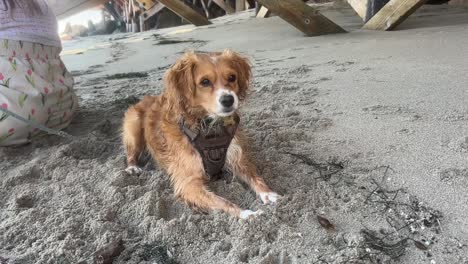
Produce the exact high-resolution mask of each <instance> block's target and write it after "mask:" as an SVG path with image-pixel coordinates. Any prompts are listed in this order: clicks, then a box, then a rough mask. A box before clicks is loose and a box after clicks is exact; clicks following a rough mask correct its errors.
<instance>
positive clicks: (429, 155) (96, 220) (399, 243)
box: [0, 5, 468, 264]
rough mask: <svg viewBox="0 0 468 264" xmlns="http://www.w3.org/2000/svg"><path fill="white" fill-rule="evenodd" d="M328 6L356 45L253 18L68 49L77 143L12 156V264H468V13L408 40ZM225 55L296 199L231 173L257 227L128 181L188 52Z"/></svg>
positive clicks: (264, 148) (226, 185) (2, 210)
mask: <svg viewBox="0 0 468 264" xmlns="http://www.w3.org/2000/svg"><path fill="white" fill-rule="evenodd" d="M322 9H325V14H326V15H327V16H329V17H330V18H332V19H333V20H334V21H336V22H337V23H339V24H340V25H342V26H343V27H344V28H346V29H347V30H348V31H350V33H348V34H338V35H328V36H320V37H313V38H307V37H304V36H303V35H302V34H301V33H300V32H298V31H296V30H295V29H293V28H292V27H291V26H289V25H288V24H286V23H285V22H284V21H282V20H281V19H279V18H278V17H273V18H268V19H255V18H253V17H252V16H253V14H252V13H251V12H244V13H241V14H237V15H232V16H227V17H223V18H220V19H217V20H215V21H214V25H210V26H206V27H200V28H194V27H192V26H183V27H178V28H171V29H164V30H159V31H150V32H145V33H141V34H120V35H112V36H99V37H91V38H84V39H79V40H74V41H70V42H66V43H65V45H64V46H65V49H64V53H63V54H64V55H63V57H64V60H65V63H66V64H67V66H68V68H69V69H70V70H71V71H72V72H73V74H74V75H75V76H76V91H77V93H78V95H79V97H80V101H81V109H80V111H79V113H78V114H77V117H76V118H75V120H74V121H73V124H72V125H71V127H70V128H69V129H67V130H66V131H67V132H68V133H70V134H73V135H75V136H77V137H78V139H73V140H67V139H62V138H58V137H55V136H48V137H44V138H42V139H41V140H40V141H37V142H34V143H32V144H30V145H28V146H23V147H20V148H1V149H0V168H1V176H0V186H1V188H0V263H93V261H94V260H93V259H94V256H95V252H96V251H98V250H102V249H103V248H104V247H105V246H106V245H109V243H111V244H112V243H114V248H116V249H119V250H115V251H113V252H110V253H109V252H107V253H106V254H108V255H112V254H114V255H116V257H115V261H114V263H158V264H161V263H208V264H209V263H262V264H267V263H468V221H467V220H466V216H467V215H468V193H467V192H466V190H467V188H468V165H467V158H468V134H467V133H468V123H467V121H468V107H467V104H466V102H468V94H467V84H468V75H467V74H466V70H467V68H468V60H467V58H468V13H467V12H466V9H457V8H453V7H450V8H449V7H448V6H436V7H431V6H425V7H424V8H422V9H421V10H419V11H418V13H417V14H415V15H413V16H412V17H411V18H410V19H408V21H407V22H405V23H404V24H403V25H401V27H400V28H399V30H397V31H394V32H375V31H364V30H360V29H359V28H360V25H361V22H360V20H359V18H358V17H357V16H356V15H355V14H354V13H353V12H352V10H350V9H348V8H344V7H339V6H335V7H333V6H330V5H325V6H324V7H322ZM168 40H169V41H168ZM174 40H178V41H174ZM224 48H232V49H234V50H236V51H238V52H241V53H243V54H245V55H246V56H249V57H250V58H251V61H252V64H253V69H254V76H255V79H254V82H253V84H252V89H251V92H250V95H249V98H248V100H247V101H246V102H245V104H244V105H243V106H242V111H241V123H242V126H243V127H244V129H245V130H246V131H247V134H248V136H249V138H250V139H251V142H252V144H251V145H252V151H253V153H254V157H255V161H256V162H257V164H258V167H259V171H260V173H261V175H262V176H263V177H264V178H265V180H266V181H267V182H268V183H269V185H271V187H272V188H273V189H274V190H275V191H277V192H279V193H280V194H282V195H283V196H284V197H283V198H282V199H281V200H280V202H279V203H278V204H277V205H276V206H264V205H262V204H261V202H260V200H259V199H257V198H256V197H255V195H254V194H253V193H252V192H251V191H250V190H249V189H248V188H247V187H246V186H245V185H243V184H242V183H240V182H239V181H238V180H237V179H235V178H232V177H231V176H230V175H228V174H227V175H225V178H224V179H222V180H219V181H217V182H213V183H211V184H210V187H211V188H212V189H213V190H214V191H215V192H216V193H218V194H220V195H222V196H223V197H226V198H228V199H230V200H231V201H233V202H235V203H237V204H239V205H240V206H242V207H243V208H248V209H252V210H257V209H261V210H263V211H264V212H265V213H264V214H263V215H261V216H258V217H255V218H251V219H248V220H239V219H236V218H233V217H230V216H228V215H225V214H223V213H212V214H208V215H205V214H200V213H197V212H194V211H192V210H191V209H189V208H188V207H186V206H185V205H183V204H182V203H180V202H178V201H177V200H175V199H174V197H173V196H172V190H171V187H170V184H169V181H168V178H167V176H166V175H165V174H164V172H162V171H161V170H160V169H159V168H158V166H157V165H155V164H153V163H152V162H151V161H150V162H148V163H147V165H146V166H145V172H144V173H143V174H142V175H140V176H128V175H126V174H125V173H124V171H123V170H124V168H125V157H124V152H123V149H122V146H121V144H120V135H119V129H120V126H121V119H122V115H123V112H124V111H125V110H126V108H127V107H128V106H129V105H130V104H132V103H135V102H136V101H137V100H138V99H139V98H141V97H142V96H143V95H145V94H154V93H159V92H160V91H161V89H162V84H161V78H162V76H163V74H164V71H165V70H166V69H167V68H168V67H169V66H170V65H171V64H172V63H173V62H174V61H175V60H176V59H177V58H178V57H179V56H180V54H181V53H182V52H183V51H184V50H186V49H196V50H202V51H212V50H220V49H224ZM319 216H320V217H321V218H319ZM319 219H320V221H319ZM119 241H120V242H121V244H120V246H119V244H118V242H119ZM99 252H101V253H102V251H99ZM96 263H99V261H97V262H96Z"/></svg>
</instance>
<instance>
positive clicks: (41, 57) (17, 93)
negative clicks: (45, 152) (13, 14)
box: [0, 39, 78, 146]
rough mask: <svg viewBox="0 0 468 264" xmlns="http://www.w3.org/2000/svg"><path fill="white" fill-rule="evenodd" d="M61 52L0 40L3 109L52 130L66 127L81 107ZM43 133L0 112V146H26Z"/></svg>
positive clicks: (49, 47)
mask: <svg viewBox="0 0 468 264" xmlns="http://www.w3.org/2000/svg"><path fill="white" fill-rule="evenodd" d="M60 50H61V49H60V48H58V47H51V46H45V45H42V44H37V43H31V42H23V41H12V40H1V39H0V108H3V109H7V110H9V111H11V112H13V113H16V114H18V115H20V116H22V117H24V118H26V119H28V120H34V121H35V122H37V123H40V124H42V125H45V126H47V127H49V128H52V129H57V130H60V129H63V128H65V127H67V126H68V125H69V124H70V121H71V118H72V115H73V113H74V112H75V111H76V109H77V107H78V104H77V97H76V95H75V93H74V91H73V77H72V76H71V74H70V73H69V72H68V71H67V69H66V68H65V66H64V64H63V62H62V60H61V59H60V56H59V54H60ZM41 133H43V132H42V131H38V129H36V128H33V127H31V126H30V125H28V124H27V123H25V122H24V121H20V120H18V119H16V118H15V117H13V116H10V115H8V114H7V113H5V112H3V111H1V110H0V146H8V145H17V144H23V143H27V142H29V141H30V140H31V139H32V138H34V137H35V136H37V135H39V134H41Z"/></svg>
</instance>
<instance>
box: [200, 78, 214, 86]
mask: <svg viewBox="0 0 468 264" xmlns="http://www.w3.org/2000/svg"><path fill="white" fill-rule="evenodd" d="M200 84H201V85H202V86H204V87H208V86H210V85H211V82H210V80H208V79H203V80H202V81H201V82H200Z"/></svg>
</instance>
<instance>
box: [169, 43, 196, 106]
mask: <svg viewBox="0 0 468 264" xmlns="http://www.w3.org/2000/svg"><path fill="white" fill-rule="evenodd" d="M196 62H197V55H196V54H195V53H194V52H187V53H186V54H184V56H182V58H180V59H179V60H178V61H177V62H176V63H175V64H174V65H172V67H171V68H170V69H169V70H168V71H167V72H166V75H165V78H164V80H165V86H166V87H165V92H164V93H165V95H166V97H167V99H168V100H169V103H170V104H172V105H173V106H175V107H176V108H180V109H185V107H186V106H188V105H192V104H191V100H192V99H193V96H194V93H195V80H194V77H193V69H194V67H195V63H196Z"/></svg>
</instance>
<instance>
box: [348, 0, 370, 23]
mask: <svg viewBox="0 0 468 264" xmlns="http://www.w3.org/2000/svg"><path fill="white" fill-rule="evenodd" d="M348 4H349V5H350V6H351V7H352V8H353V9H354V11H356V13H357V14H358V16H359V17H361V18H362V20H365V19H366V13H367V1H366V0H348Z"/></svg>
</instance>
